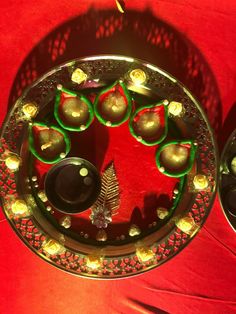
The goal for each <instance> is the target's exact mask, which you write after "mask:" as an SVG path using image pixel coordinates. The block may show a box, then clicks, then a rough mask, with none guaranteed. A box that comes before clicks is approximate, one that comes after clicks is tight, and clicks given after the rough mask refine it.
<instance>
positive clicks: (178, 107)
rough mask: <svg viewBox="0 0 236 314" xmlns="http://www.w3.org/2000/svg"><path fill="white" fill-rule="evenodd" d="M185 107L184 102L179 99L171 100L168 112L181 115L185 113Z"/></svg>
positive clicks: (176, 115) (177, 115)
mask: <svg viewBox="0 0 236 314" xmlns="http://www.w3.org/2000/svg"><path fill="white" fill-rule="evenodd" d="M183 111H184V108H183V105H182V103H180V102H177V101H171V102H170V104H169V106H168V112H169V113H170V114H171V115H172V116H175V117H179V116H181V115H182V114H183Z"/></svg>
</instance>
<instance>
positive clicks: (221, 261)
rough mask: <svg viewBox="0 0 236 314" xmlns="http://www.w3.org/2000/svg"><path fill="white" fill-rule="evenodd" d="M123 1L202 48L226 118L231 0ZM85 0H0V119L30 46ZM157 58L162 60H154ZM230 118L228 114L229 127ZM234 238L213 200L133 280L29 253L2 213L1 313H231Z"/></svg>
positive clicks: (233, 24)
mask: <svg viewBox="0 0 236 314" xmlns="http://www.w3.org/2000/svg"><path fill="white" fill-rule="evenodd" d="M126 3H127V9H136V10H138V11H142V10H145V9H146V8H149V9H150V10H152V12H153V15H154V16H156V17H158V18H161V19H162V20H164V21H165V22H166V23H169V24H170V25H172V26H173V27H174V28H176V29H177V30H178V31H180V32H182V33H183V34H185V35H186V36H187V38H188V39H190V40H191V41H192V43H193V44H194V45H195V46H196V47H197V48H198V49H199V50H200V51H201V53H202V55H203V56H204V58H205V60H206V62H207V63H208V65H209V66H210V68H211V70H212V72H213V74H214V76H215V80H216V83H217V84H218V88H219V92H220V98H221V105H222V110H223V119H224V120H225V118H226V116H227V114H228V113H229V111H230V109H231V108H232V106H233V104H234V102H235V98H236V92H235V83H236V76H235V65H236V62H235V48H236V45H235V42H236V36H235V29H236V4H235V1H225V2H223V1H220V0H207V1H197V0H191V1H190V0H177V1H171V0H166V1H164V0H160V1H135V0H133V1H128V0H127V1H126ZM90 5H92V3H90V1H82V0H80V1H76V0H70V1H69V2H68V1H65V0H61V1H60V2H59V1H55V0H51V1H35V0H32V1H30V2H29V1H25V0H21V1H20V0H15V1H12V0H9V1H6V2H4V4H3V3H2V4H1V20H0V29H1V33H0V42H1V50H0V69H1V71H0V86H1V106H0V122H2V121H3V119H4V116H5V114H6V112H7V102H8V97H9V96H10V90H11V86H12V84H13V81H14V78H15V75H16V73H17V71H18V68H19V67H20V66H21V63H22V62H23V60H24V59H25V58H26V57H27V55H28V54H29V53H30V51H31V49H32V48H33V47H34V46H35V45H37V44H38V42H39V41H40V40H41V39H42V38H43V37H44V36H46V35H47V34H48V33H50V32H51V31H52V30H53V29H54V28H55V27H57V26H58V25H59V24H61V23H64V22H66V21H67V20H68V19H70V18H72V17H75V16H76V15H80V14H84V13H85V12H86V11H87V10H88V8H89V7H90ZM94 6H95V7H96V8H99V9H106V8H115V6H114V1H107V0H106V1H105V0H101V1H96V2H94ZM127 40H128V38H127ZM84 45H85V43H84V42H82V43H81V49H82V50H83V47H84ZM100 50H101V51H102V47H101V49H100ZM141 50H142V49H140V52H139V55H142V51H141ZM87 52H89V50H88V51H87ZM91 52H93V50H91ZM106 52H109V51H106V50H105V48H104V53H106ZM129 53H130V51H127V55H129ZM88 54H89V53H88ZM155 63H156V64H157V65H159V62H158V60H157V61H156V62H155ZM169 70H170V69H169ZM212 110H213V111H214V110H219V109H218V108H216V109H214V108H212ZM234 119H235V117H234ZM234 122H235V120H233V116H232V119H231V126H232V127H233V123H234ZM235 239H236V238H235V232H234V231H233V230H232V229H231V228H230V226H229V224H228V223H227V221H226V219H225V217H224V215H223V213H222V210H221V208H220V205H219V201H218V199H217V200H216V202H215V204H214V207H213V209H212V211H211V214H210V216H209V218H208V220H207V222H206V224H205V225H204V227H203V229H202V230H201V232H200V233H199V234H198V235H197V237H196V238H195V239H194V240H193V241H192V243H191V244H190V245H189V246H188V247H187V248H185V249H184V250H183V251H182V252H181V253H180V254H179V255H177V256H176V257H175V258H174V259H173V260H171V261H169V262H167V263H166V264H164V265H162V266H161V267H160V268H157V269H155V270H153V271H151V272H148V273H146V274H144V275H141V276H138V277H134V278H131V279H126V280H117V281H95V280H88V279H83V278H78V277H74V276H71V275H69V274H67V273H63V272H61V271H59V270H57V269H56V268H54V267H52V266H51V265H49V264H47V263H45V262H44V261H43V260H41V259H40V258H38V257H37V256H36V255H34V254H32V252H31V251H29V250H28V249H27V248H26V247H25V246H24V244H23V243H22V242H21V241H20V240H19V239H18V238H17V236H16V235H15V234H14V232H13V230H12V229H11V227H10V226H9V224H8V223H7V221H6V220H5V217H4V215H3V213H0V278H1V284H0V313H10V314H11V313H14V314H15V313H17V314H23V313H24V314H25V313H27V314H28V313H36V314H41V313H45V312H49V313H63V314H66V313H89V314H90V313H91V314H93V313H97V312H101V313H163V311H164V312H168V313H203V314H205V313H206V314H208V313H225V314H226V313H227V314H228V313H236V285H235V281H236V263H235V251H236V240H235Z"/></svg>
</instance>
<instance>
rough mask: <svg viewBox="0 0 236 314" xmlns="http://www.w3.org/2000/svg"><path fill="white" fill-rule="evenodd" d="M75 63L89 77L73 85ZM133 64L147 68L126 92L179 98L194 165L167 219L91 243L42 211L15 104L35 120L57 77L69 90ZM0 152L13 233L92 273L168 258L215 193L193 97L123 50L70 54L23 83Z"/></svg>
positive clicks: (206, 138) (42, 252) (194, 228)
mask: <svg viewBox="0 0 236 314" xmlns="http://www.w3.org/2000/svg"><path fill="white" fill-rule="evenodd" d="M76 68H80V69H82V70H83V71H84V72H85V73H86V74H87V76H88V80H87V81H86V82H85V83H84V84H80V85H78V84H75V83H74V82H72V81H71V75H72V73H73V71H74V70H75V69H76ZM137 68H138V69H142V70H143V71H144V72H145V73H146V76H147V81H146V82H145V86H143V87H140V86H139V88H138V89H137V88H135V86H133V85H129V84H127V86H128V89H129V90H130V91H132V92H134V93H137V94H140V95H141V96H145V97H148V98H150V99H152V100H153V99H158V100H159V99H168V100H169V101H177V102H181V103H182V104H183V105H184V108H185V112H184V115H183V116H182V117H181V119H178V121H177V122H176V125H177V128H178V130H180V132H181V138H182V139H191V140H192V141H194V143H196V144H197V153H196V159H195V162H194V166H193V167H192V169H191V171H190V172H189V173H188V174H187V175H185V176H184V178H182V179H181V180H182V181H181V182H182V183H183V193H182V195H181V199H180V200H179V202H178V203H177V204H176V207H175V209H174V211H173V213H172V215H171V216H170V217H169V218H168V219H167V220H164V221H162V222H160V223H159V222H158V223H154V224H153V225H152V226H151V228H148V230H144V231H143V232H141V233H140V234H139V235H137V236H134V237H131V236H129V235H128V236H127V235H125V236H121V237H117V238H116V239H114V240H111V241H107V242H106V241H105V242H98V241H96V240H94V239H90V238H87V237H84V235H81V234H79V235H78V236H74V234H72V233H70V232H69V231H67V230H66V229H64V228H62V227H60V226H59V225H58V224H56V223H55V220H53V219H52V214H51V213H49V212H47V211H46V210H45V206H44V205H42V203H40V202H39V200H38V198H37V194H35V193H34V186H33V182H32V176H33V172H34V169H33V168H34V166H32V158H33V157H32V155H31V153H30V152H29V147H28V124H29V121H27V120H24V119H22V106H23V105H24V104H25V103H26V102H35V103H37V105H38V106H39V109H40V110H39V114H38V116H37V120H40V119H43V117H44V116H45V115H46V114H47V113H48V112H50V111H52V110H53V109H52V103H53V101H54V99H55V93H56V89H57V85H58V84H61V85H63V87H65V88H68V89H71V90H74V91H82V90H83V89H85V88H90V89H93V88H98V87H102V86H106V85H107V84H109V83H110V82H114V81H116V80H119V79H122V80H124V81H125V80H126V78H127V74H128V73H130V71H131V70H132V69H137ZM140 145H141V144H140ZM12 153H14V154H16V155H18V156H20V158H21V160H22V164H21V166H20V168H19V170H18V171H15V172H12V171H11V170H10V169H9V168H8V167H7V165H6V162H5V157H6V156H7V154H12ZM75 157H81V156H75ZM82 157H84V156H82ZM143 158H145V155H144V156H143ZM153 158H155V157H154V156H153ZM0 159H1V160H2V162H1V164H0V172H1V179H0V184H1V192H0V193H1V202H2V205H3V210H4V212H5V214H6V216H7V218H8V221H9V222H10V224H11V226H12V227H13V229H14V230H15V232H16V233H17V235H18V236H19V237H20V238H21V239H22V240H23V241H24V242H25V244H26V245H27V246H28V247H29V248H30V249H31V250H32V251H34V252H35V253H36V254H37V255H39V256H40V257H42V258H43V259H44V260H46V261H48V262H49V263H51V264H52V265H54V266H56V267H58V268H60V269H62V270H65V271H68V272H70V273H73V274H76V275H80V276H86V277H91V278H102V279H112V278H118V277H119V278H123V277H128V276H131V275H136V274H140V273H143V272H145V271H147V270H151V269H153V268H155V267H157V266H159V265H161V264H162V263H164V262H165V261H167V260H169V259H170V258H172V257H173V256H174V255H175V254H177V253H178V252H179V251H181V250H182V249H183V248H184V247H185V246H186V245H187V244H188V243H189V242H190V240H191V239H192V238H193V237H194V235H195V234H196V233H197V232H198V231H199V229H200V228H201V226H202V224H203V223H204V221H205V219H206V218H207V216H208V214H209V211H210V209H211V207H212V204H213V201H214V197H215V192H216V183H217V163H218V161H217V154H216V146H215V140H214V137H213V133H212V130H211V128H210V126H209V123H208V121H207V118H206V116H205V114H204V112H203V110H202V108H201V106H200V105H199V104H198V102H197V100H196V99H195V98H194V97H193V95H192V94H191V92H190V91H189V90H188V89H186V88H185V87H184V86H183V85H182V84H181V83H180V82H178V81H177V80H176V79H175V78H174V77H172V76H171V75H170V74H168V73H166V72H165V71H163V70H161V69H160V68H158V67H156V66H154V65H151V64H149V63H147V62H144V61H140V60H136V59H132V58H129V57H123V56H115V55H102V56H92V57H86V58H82V59H78V60H73V61H71V62H68V63H65V64H63V65H61V66H59V67H56V68H55V69H52V70H51V71H50V72H48V73H47V74H45V75H44V76H43V77H41V78H40V79H38V80H37V81H36V82H34V83H33V84H32V85H31V86H30V87H28V88H27V89H26V90H25V91H24V93H23V94H22V95H21V97H20V98H19V99H18V100H17V101H16V103H15V104H14V106H13V107H12V109H11V111H10V112H9V113H8V115H7V117H6V119H5V122H4V124H3V128H2V132H1V150H0ZM139 162H141V161H139ZM140 166H141V165H140ZM131 167H132V165H131ZM156 171H158V169H157V168H156ZM196 174H201V175H204V176H205V177H206V178H207V181H208V185H207V187H206V188H204V189H202V190H197V189H196V188H195V187H194V184H193V179H194V176H195V175H196ZM16 199H23V200H24V201H25V202H26V204H27V211H25V212H24V214H15V213H14V212H13V211H12V203H13V202H14V201H15V200H16ZM83 234H84V233H83Z"/></svg>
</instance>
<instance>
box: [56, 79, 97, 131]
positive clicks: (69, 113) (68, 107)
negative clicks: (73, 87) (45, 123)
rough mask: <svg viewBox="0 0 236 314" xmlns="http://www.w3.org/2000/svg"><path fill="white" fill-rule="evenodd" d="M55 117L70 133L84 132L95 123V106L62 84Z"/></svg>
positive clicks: (57, 95)
mask: <svg viewBox="0 0 236 314" xmlns="http://www.w3.org/2000/svg"><path fill="white" fill-rule="evenodd" d="M54 115H55V118H56V120H57V122H58V123H59V124H60V126H61V127H62V128H64V129H66V130H69V131H79V132H81V131H84V130H86V129H87V128H88V127H89V126H90V124H91V123H92V121H93V117H94V113H93V106H92V103H91V102H90V100H89V99H88V98H87V97H86V96H84V95H82V94H79V93H75V92H73V91H70V90H68V89H66V88H63V87H62V86H61V85H60V84H59V85H58V86H57V94H56V101H55V107H54Z"/></svg>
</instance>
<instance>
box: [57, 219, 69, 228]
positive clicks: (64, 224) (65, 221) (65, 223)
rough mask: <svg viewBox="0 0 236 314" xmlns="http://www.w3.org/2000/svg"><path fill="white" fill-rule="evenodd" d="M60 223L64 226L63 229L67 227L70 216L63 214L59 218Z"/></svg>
mask: <svg viewBox="0 0 236 314" xmlns="http://www.w3.org/2000/svg"><path fill="white" fill-rule="evenodd" d="M59 222H60V225H61V226H62V227H64V228H65V229H69V228H70V227H71V217H70V216H64V217H62V218H61V219H60V221H59Z"/></svg>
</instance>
